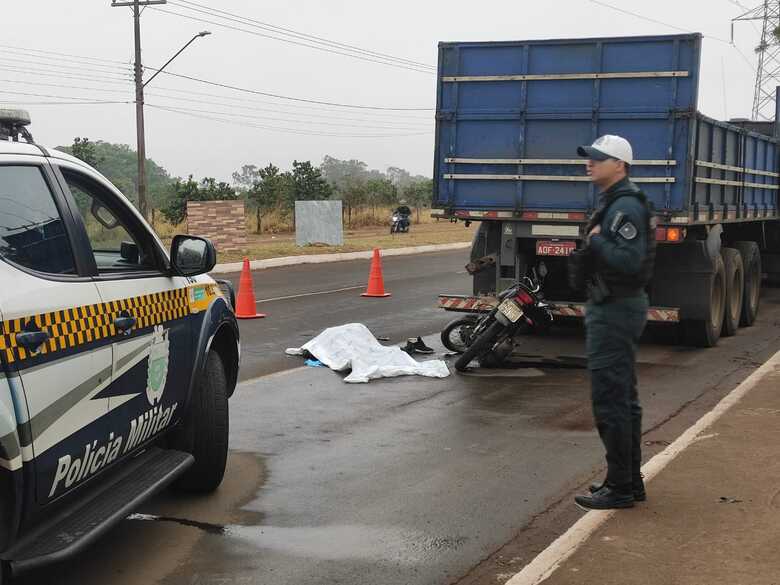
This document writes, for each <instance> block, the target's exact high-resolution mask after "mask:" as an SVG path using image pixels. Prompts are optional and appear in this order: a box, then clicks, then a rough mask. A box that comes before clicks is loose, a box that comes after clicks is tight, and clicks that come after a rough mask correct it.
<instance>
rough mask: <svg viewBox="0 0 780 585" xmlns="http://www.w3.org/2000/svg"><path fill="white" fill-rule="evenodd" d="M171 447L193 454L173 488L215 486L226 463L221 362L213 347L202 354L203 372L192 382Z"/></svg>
mask: <svg viewBox="0 0 780 585" xmlns="http://www.w3.org/2000/svg"><path fill="white" fill-rule="evenodd" d="M171 447H173V448H174V449H179V450H180V451H184V452H186V453H191V454H192V456H193V457H194V458H195V463H194V464H193V465H191V466H190V468H189V469H187V471H186V472H184V474H183V475H182V476H181V477H180V478H179V479H178V480H176V483H175V484H174V485H175V487H176V488H177V489H181V490H183V491H187V492H199V493H207V492H213V491H214V490H215V489H217V488H218V487H219V484H221V483H222V478H223V477H224V476H225V466H226V465H227V454H228V398H227V376H226V375H225V366H224V365H223V363H222V358H221V357H220V356H219V354H218V353H217V352H215V351H210V352H209V353H208V355H207V356H206V367H205V369H204V372H203V376H202V377H201V379H200V381H199V382H198V383H197V384H196V386H195V389H194V394H193V396H192V397H191V399H190V406H189V410H188V411H187V414H186V415H185V416H184V419H183V420H182V421H181V423H180V425H179V428H177V429H175V430H174V431H173V436H172V437H171Z"/></svg>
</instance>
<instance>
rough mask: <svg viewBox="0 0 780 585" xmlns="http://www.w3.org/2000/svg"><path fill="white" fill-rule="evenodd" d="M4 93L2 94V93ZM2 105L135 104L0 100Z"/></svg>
mask: <svg viewBox="0 0 780 585" xmlns="http://www.w3.org/2000/svg"><path fill="white" fill-rule="evenodd" d="M0 93H2V92H0ZM0 103H2V104H14V105H17V106H98V105H105V104H132V103H133V102H117V101H112V100H95V101H90V102H81V101H78V102H65V101H62V102H29V101H23V102H20V101H17V100H14V101H5V100H0Z"/></svg>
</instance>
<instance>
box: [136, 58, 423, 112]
mask: <svg viewBox="0 0 780 585" xmlns="http://www.w3.org/2000/svg"><path fill="white" fill-rule="evenodd" d="M147 69H151V68H149V67H147ZM152 71H156V69H152ZM162 73H163V75H169V76H171V77H178V78H180V79H187V80H189V81H195V82H197V83H203V84H206V85H213V86H215V87H221V88H223V89H231V90H233V91H240V92H243V93H249V94H253V95H262V96H265V97H273V98H277V99H283V100H290V101H294V102H302V103H307V104H319V105H324V106H333V107H338V108H353V109H358V110H380V111H390V112H428V111H433V108H391V107H385V106H365V105H357V104H342V103H339V102H327V101H322V100H314V99H307V98H299V97H292V96H287V95H282V94H277V93H270V92H265V91H259V90H256V89H247V88H245V87H239V86H236V85H230V84H227V83H218V82H216V81H208V80H206V79H200V78H198V77H192V76H190V75H183V74H181V73H173V72H171V71H163V72H162Z"/></svg>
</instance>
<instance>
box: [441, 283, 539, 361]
mask: <svg viewBox="0 0 780 585" xmlns="http://www.w3.org/2000/svg"><path fill="white" fill-rule="evenodd" d="M497 301H498V302H497V304H496V306H495V307H494V308H493V309H492V310H491V311H490V312H489V313H486V314H485V315H483V316H481V317H476V318H475V317H468V318H461V319H458V320H456V321H453V322H452V323H450V324H449V325H448V326H447V328H445V330H444V331H443V332H442V342H444V345H445V347H447V348H448V349H451V350H453V351H458V350H459V349H460V351H462V353H461V355H460V356H458V359H457V360H455V369H456V370H458V371H459V372H463V371H465V370H466V369H467V368H468V365H469V364H470V363H471V362H472V360H474V359H478V360H479V361H480V363H481V364H482V365H483V366H496V365H499V364H501V363H502V362H503V361H504V360H505V359H506V358H507V357H509V355H510V354H511V353H512V350H513V349H514V337H515V335H518V334H522V333H541V332H544V331H546V330H547V329H549V328H550V325H552V321H553V315H552V311H551V310H550V308H549V306H548V305H547V304H546V303H544V302H543V301H542V294H541V284H540V283H539V282H538V280H537V279H536V278H535V276H534V277H533V278H531V277H524V278H523V279H522V280H520V281H518V282H516V283H515V284H513V285H512V286H510V287H509V288H507V289H506V290H504V291H503V292H501V293H500V294H499V295H498V298H497ZM445 333H446V339H447V341H446V342H445Z"/></svg>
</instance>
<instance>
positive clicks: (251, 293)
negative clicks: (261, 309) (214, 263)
mask: <svg viewBox="0 0 780 585" xmlns="http://www.w3.org/2000/svg"><path fill="white" fill-rule="evenodd" d="M236 317H237V318H238V319H259V318H261V317H265V313H258V312H257V303H256V302H255V288H254V286H253V285H252V273H251V272H250V270H249V258H244V267H243V268H242V269H241V280H240V281H239V282H238V300H237V301H236Z"/></svg>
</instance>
